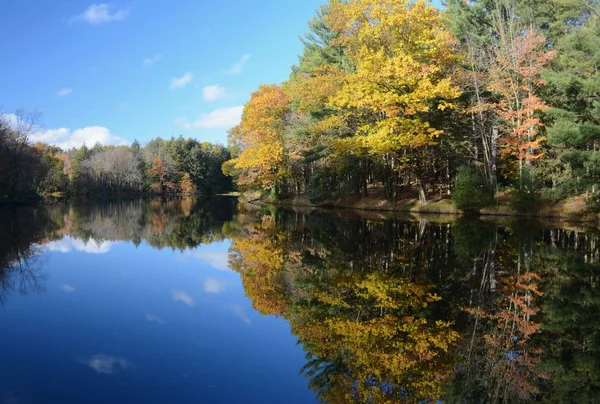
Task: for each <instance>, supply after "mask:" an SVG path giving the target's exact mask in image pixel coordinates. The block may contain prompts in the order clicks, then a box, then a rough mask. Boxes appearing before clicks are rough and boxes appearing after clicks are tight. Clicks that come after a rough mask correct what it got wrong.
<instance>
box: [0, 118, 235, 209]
mask: <svg viewBox="0 0 600 404" xmlns="http://www.w3.org/2000/svg"><path fill="white" fill-rule="evenodd" d="M8 117H9V116H8V115H7V114H5V115H0V198H6V199H18V198H26V197H34V196H39V195H44V194H53V193H61V194H70V195H86V196H93V195H108V194H124V193H131V194H137V193H142V192H149V193H155V194H162V195H167V194H171V195H211V194H215V193H221V192H229V191H231V189H232V181H231V178H229V177H227V176H225V175H224V174H223V172H222V170H221V166H222V164H223V163H224V162H225V161H227V160H229V159H230V154H229V151H228V150H227V148H225V147H224V146H221V145H214V144H211V143H207V142H199V141H197V140H194V139H184V138H183V137H181V136H180V137H178V138H171V139H169V140H164V139H161V138H156V139H153V140H152V141H150V142H148V144H146V145H145V146H142V145H141V144H140V143H139V142H138V141H134V142H133V143H132V144H131V145H130V146H103V145H101V144H99V143H97V144H96V145H94V146H93V147H91V148H89V147H87V146H85V145H83V146H81V147H79V148H72V149H70V150H62V149H60V148H59V147H55V146H50V145H47V144H44V143H35V144H32V143H31V141H30V136H31V134H32V133H33V131H35V130H36V128H37V125H36V120H37V118H38V115H37V114H25V113H18V114H17V115H16V118H15V119H13V120H12V122H11V121H10V120H9V119H8Z"/></svg>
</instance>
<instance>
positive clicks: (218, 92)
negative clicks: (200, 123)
mask: <svg viewBox="0 0 600 404" xmlns="http://www.w3.org/2000/svg"><path fill="white" fill-rule="evenodd" d="M202 95H203V97H204V99H205V100H206V101H211V102H212V101H218V100H220V99H223V98H225V97H226V96H227V93H226V92H225V89H224V88H223V87H221V86H220V85H218V84H217V85H214V86H206V87H204V88H203V89H202Z"/></svg>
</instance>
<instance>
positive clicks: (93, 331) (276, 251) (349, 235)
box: [0, 198, 600, 403]
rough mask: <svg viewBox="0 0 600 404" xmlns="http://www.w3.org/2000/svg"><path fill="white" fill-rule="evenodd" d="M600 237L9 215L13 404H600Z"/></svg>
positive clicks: (331, 218) (396, 225) (440, 225)
mask: <svg viewBox="0 0 600 404" xmlns="http://www.w3.org/2000/svg"><path fill="white" fill-rule="evenodd" d="M599 281H600V235H599V234H598V232H597V231H594V230H590V229H586V228H584V227H582V226H576V225H567V224H556V223H529V222H517V223H510V222H506V223H503V222H495V221H487V222H486V221H480V220H473V219H470V220H466V219H456V218H443V217H436V216H433V217H427V218H414V217H383V216H381V215H379V214H374V213H364V212H363V213H357V212H344V211H340V212H336V213H330V212H320V211H306V212H292V211H283V210H275V209H267V208H256V207H252V206H244V205H240V206H238V205H237V202H236V200H235V199H231V198H221V199H215V200H211V201H206V202H196V201H192V200H183V201H159V200H135V201H124V202H110V203H103V204H90V203H76V202H73V203H68V204H67V203H64V204H57V205H52V206H45V207H36V208H24V207H23V208H6V207H5V208H2V209H1V210H0V303H1V304H2V305H1V306H0V360H1V362H0V363H1V364H2V365H1V366H0V403H53V402H60V403H109V402H110V403H134V402H135V403H237V402H240V403H312V402H325V403H352V402H355V403H394V402H436V401H439V402H451V403H465V402H506V401H508V402H520V401H528V400H539V401H542V402H597V401H598V400H599V399H600V366H599V365H600V310H599V309H600V283H599Z"/></svg>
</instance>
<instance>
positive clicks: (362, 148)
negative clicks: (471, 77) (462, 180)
mask: <svg viewBox="0 0 600 404" xmlns="http://www.w3.org/2000/svg"><path fill="white" fill-rule="evenodd" d="M327 18H328V24H329V25H330V26H331V27H333V29H334V31H336V32H341V33H342V35H340V36H339V37H338V38H337V41H338V43H339V44H340V45H342V46H344V47H345V48H346V49H347V51H348V55H349V57H350V58H351V59H352V61H353V63H354V66H355V72H354V73H350V74H348V75H346V77H345V83H344V85H343V86H342V87H341V89H340V91H338V92H336V93H335V95H334V96H333V97H332V98H331V100H330V102H331V104H332V106H334V107H336V108H339V109H344V110H346V111H348V113H351V114H353V115H354V116H356V115H357V114H358V115H359V116H362V119H361V120H360V123H359V124H358V125H357V133H356V135H355V136H354V137H351V138H348V139H345V140H342V141H339V142H338V145H337V146H338V149H339V150H340V151H344V152H347V151H349V152H353V153H361V152H362V153H370V154H377V155H386V154H388V153H396V154H397V153H398V152H401V151H404V152H405V153H404V155H408V156H409V157H410V150H411V149H412V150H415V149H418V148H423V147H426V146H432V145H434V144H435V143H436V142H435V140H436V138H437V137H438V136H439V135H441V134H442V131H441V130H439V129H436V128H434V127H432V125H431V123H430V122H429V118H428V115H429V114H430V113H432V112H435V111H438V110H444V109H446V108H448V107H451V106H452V101H453V100H454V99H455V98H457V97H458V96H459V95H460V92H459V89H458V87H456V86H455V85H454V84H453V80H452V78H451V77H450V76H449V74H448V72H449V71H450V69H451V65H452V62H453V61H454V60H455V57H454V54H453V51H452V42H453V41H452V37H451V34H450V32H449V31H447V30H446V29H445V28H444V24H443V16H442V14H441V13H440V11H439V10H437V9H436V8H434V7H432V6H431V4H430V3H429V2H427V1H424V0H417V1H411V0H368V1H367V0H349V1H347V2H338V1H335V2H332V4H331V11H330V13H329V15H328V17H327ZM416 171H417V173H418V170H416ZM417 185H418V186H419V188H420V191H421V192H420V196H421V199H422V200H423V201H424V199H425V194H424V191H423V189H422V188H423V187H422V181H421V180H420V179H419V178H417Z"/></svg>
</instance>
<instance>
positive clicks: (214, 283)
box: [204, 278, 225, 294]
mask: <svg viewBox="0 0 600 404" xmlns="http://www.w3.org/2000/svg"><path fill="white" fill-rule="evenodd" d="M204 291H205V292H206V293H216V294H218V293H223V292H224V291H225V282H223V281H220V280H218V279H216V278H207V279H206V280H205V281H204Z"/></svg>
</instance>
